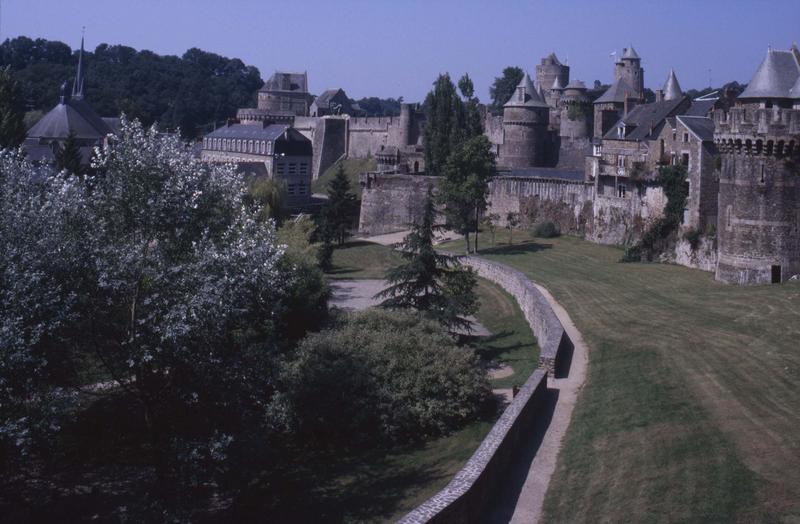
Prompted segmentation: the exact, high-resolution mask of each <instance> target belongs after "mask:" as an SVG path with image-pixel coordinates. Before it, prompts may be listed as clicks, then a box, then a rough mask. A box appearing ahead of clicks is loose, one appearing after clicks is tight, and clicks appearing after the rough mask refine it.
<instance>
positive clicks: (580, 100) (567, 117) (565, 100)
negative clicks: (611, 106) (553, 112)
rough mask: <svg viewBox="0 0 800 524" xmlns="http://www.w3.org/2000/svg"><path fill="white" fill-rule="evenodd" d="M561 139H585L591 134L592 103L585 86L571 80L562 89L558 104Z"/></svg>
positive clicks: (578, 81)
mask: <svg viewBox="0 0 800 524" xmlns="http://www.w3.org/2000/svg"><path fill="white" fill-rule="evenodd" d="M560 111H561V128H560V130H559V135H560V136H561V137H562V138H587V137H590V136H591V134H592V116H593V113H592V103H591V101H590V99H589V96H588V95H587V94H586V84H584V83H583V82H581V81H580V80H573V81H572V82H570V83H569V85H567V86H566V87H565V88H564V93H563V95H562V96H561V102H560Z"/></svg>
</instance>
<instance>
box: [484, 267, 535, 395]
mask: <svg viewBox="0 0 800 524" xmlns="http://www.w3.org/2000/svg"><path fill="white" fill-rule="evenodd" d="M476 292H477V295H478V299H479V300H480V308H479V310H478V313H477V314H476V315H475V316H476V317H477V319H478V320H479V321H480V323H481V324H483V325H484V326H485V327H486V329H488V330H489V332H490V333H491V335H490V336H489V337H487V338H484V339H477V340H475V341H474V342H473V346H475V347H476V348H477V349H478V351H479V353H480V355H481V357H482V358H485V359H486V360H491V361H494V362H498V363H502V364H507V365H509V366H511V367H512V368H513V369H514V374H513V375H511V376H508V377H504V378H498V379H495V380H492V388H510V387H511V386H513V385H519V386H521V385H522V384H524V383H525V381H526V380H527V379H528V377H529V376H530V374H531V373H532V372H533V370H534V369H535V368H536V364H537V361H538V359H539V346H537V345H536V339H535V337H534V336H533V333H532V332H531V329H530V327H529V326H528V323H527V322H526V321H525V317H524V316H523V314H522V311H521V310H520V309H519V306H518V305H517V302H516V301H515V300H514V298H513V297H512V296H511V295H509V294H508V293H506V292H505V291H504V290H503V289H502V288H501V287H499V286H497V285H495V284H493V283H491V282H489V281H488V280H484V279H482V278H480V279H478V287H477V290H476Z"/></svg>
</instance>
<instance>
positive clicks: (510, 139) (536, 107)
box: [498, 73, 550, 168]
mask: <svg viewBox="0 0 800 524" xmlns="http://www.w3.org/2000/svg"><path fill="white" fill-rule="evenodd" d="M549 121H550V107H549V106H548V105H547V103H545V101H544V100H542V98H541V97H540V96H539V93H538V92H537V90H536V88H535V87H534V86H533V82H532V81H531V77H530V76H529V75H528V73H525V76H524V77H523V78H522V81H521V82H520V83H519V85H518V86H517V88H516V90H515V91H514V94H513V95H512V96H511V99H510V100H509V101H508V102H506V105H505V106H503V144H502V145H501V146H500V154H499V155H498V164H499V165H500V166H502V167H506V168H524V167H533V166H540V165H543V163H544V157H545V143H546V140H547V125H548V123H549Z"/></svg>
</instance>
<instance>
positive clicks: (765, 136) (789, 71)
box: [714, 49, 800, 284]
mask: <svg viewBox="0 0 800 524" xmlns="http://www.w3.org/2000/svg"><path fill="white" fill-rule="evenodd" d="M798 83H800V63H799V62H798V59H797V57H796V56H795V55H794V53H792V52H791V51H775V50H772V49H770V50H768V51H767V56H766V57H765V58H764V60H763V61H762V63H761V65H760V66H759V68H758V70H757V71H756V73H755V75H753V78H752V80H751V81H750V82H749V84H748V87H747V89H745V91H744V92H742V94H741V95H739V97H738V98H737V99H736V105H735V106H734V107H731V108H730V109H729V110H728V111H722V110H720V111H715V113H714V120H715V131H714V142H715V143H716V146H717V149H718V151H719V152H720V160H721V161H720V172H719V182H720V189H719V215H718V218H717V222H718V226H717V231H718V233H717V238H718V243H719V244H718V245H719V261H718V264H717V272H716V278H717V280H720V281H723V282H729V283H736V284H763V283H770V282H783V281H786V280H787V279H789V278H790V277H792V276H793V275H796V274H800V184H798V180H799V178H798V174H797V172H796V171H797V167H796V166H792V164H791V163H790V162H787V160H789V159H791V158H792V157H796V155H797V152H798V148H800V105H798V104H797V103H798V100H800V98H797V93H796V92H795V91H794V89H795V86H797V85H798ZM793 106H794V107H796V108H793Z"/></svg>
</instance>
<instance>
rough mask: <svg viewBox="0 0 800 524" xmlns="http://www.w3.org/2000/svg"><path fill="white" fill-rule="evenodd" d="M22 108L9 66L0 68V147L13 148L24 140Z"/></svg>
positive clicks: (19, 94)
mask: <svg viewBox="0 0 800 524" xmlns="http://www.w3.org/2000/svg"><path fill="white" fill-rule="evenodd" d="M24 116H25V114H24V108H23V104H22V95H21V93H20V90H19V84H17V81H16V80H15V79H14V76H13V75H12V74H11V69H10V66H6V67H4V68H2V69H0V149H14V148H17V147H19V145H20V144H22V141H23V140H25V134H26V133H25V123H24V120H23V119H24Z"/></svg>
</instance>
